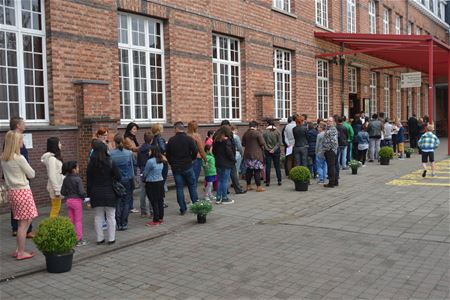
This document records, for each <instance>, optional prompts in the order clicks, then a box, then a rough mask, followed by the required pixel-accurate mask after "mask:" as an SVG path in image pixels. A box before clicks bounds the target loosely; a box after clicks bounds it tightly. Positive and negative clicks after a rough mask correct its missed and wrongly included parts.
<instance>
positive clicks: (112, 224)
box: [94, 206, 116, 242]
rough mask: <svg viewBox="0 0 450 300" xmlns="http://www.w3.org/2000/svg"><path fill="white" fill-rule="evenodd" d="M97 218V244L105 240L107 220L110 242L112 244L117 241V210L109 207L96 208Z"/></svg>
mask: <svg viewBox="0 0 450 300" xmlns="http://www.w3.org/2000/svg"><path fill="white" fill-rule="evenodd" d="M94 211H95V217H94V224H95V233H96V234H97V242H101V241H103V240H104V239H105V236H104V234H103V222H104V221H105V215H106V220H107V222H108V241H110V242H112V241H115V240H116V219H115V218H114V215H115V213H116V209H115V208H114V207H109V206H97V207H95V208H94Z"/></svg>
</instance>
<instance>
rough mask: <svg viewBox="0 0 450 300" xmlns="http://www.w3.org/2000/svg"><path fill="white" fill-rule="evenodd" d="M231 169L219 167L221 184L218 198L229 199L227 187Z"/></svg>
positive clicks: (218, 187) (218, 172) (218, 173)
mask: <svg viewBox="0 0 450 300" xmlns="http://www.w3.org/2000/svg"><path fill="white" fill-rule="evenodd" d="M230 172H231V169H225V168H217V175H218V176H219V185H218V186H217V195H216V198H217V200H218V201H219V200H228V195H227V188H228V178H229V177H230Z"/></svg>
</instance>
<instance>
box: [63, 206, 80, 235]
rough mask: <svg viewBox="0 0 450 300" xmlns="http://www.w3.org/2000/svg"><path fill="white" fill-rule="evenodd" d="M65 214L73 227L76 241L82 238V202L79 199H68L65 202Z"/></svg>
mask: <svg viewBox="0 0 450 300" xmlns="http://www.w3.org/2000/svg"><path fill="white" fill-rule="evenodd" d="M66 205H67V213H68V214H69V218H70V220H71V221H72V223H73V226H75V232H76V233H77V240H81V238H82V237H83V200H82V199H80V198H69V199H67V200H66Z"/></svg>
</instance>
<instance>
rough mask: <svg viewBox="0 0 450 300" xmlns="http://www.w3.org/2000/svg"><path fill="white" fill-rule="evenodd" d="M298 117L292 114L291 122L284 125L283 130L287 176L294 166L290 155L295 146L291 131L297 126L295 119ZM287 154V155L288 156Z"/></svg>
mask: <svg viewBox="0 0 450 300" xmlns="http://www.w3.org/2000/svg"><path fill="white" fill-rule="evenodd" d="M297 117H298V114H294V115H293V116H292V121H291V122H290V123H289V124H287V125H286V128H285V129H284V136H283V139H284V142H285V144H286V145H287V147H288V148H287V149H286V162H287V164H286V173H287V174H289V171H290V170H291V169H292V167H293V166H294V156H293V153H292V149H293V148H294V144H295V138H294V133H293V129H294V127H295V126H297V124H296V122H295V119H296V118H297ZM288 153H289V155H288Z"/></svg>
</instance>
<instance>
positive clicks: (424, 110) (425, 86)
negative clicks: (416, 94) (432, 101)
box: [423, 84, 429, 116]
mask: <svg viewBox="0 0 450 300" xmlns="http://www.w3.org/2000/svg"><path fill="white" fill-rule="evenodd" d="M428 88H429V86H428V84H425V85H424V89H425V91H424V92H425V93H424V99H423V101H424V105H423V115H424V116H428Z"/></svg>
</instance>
